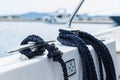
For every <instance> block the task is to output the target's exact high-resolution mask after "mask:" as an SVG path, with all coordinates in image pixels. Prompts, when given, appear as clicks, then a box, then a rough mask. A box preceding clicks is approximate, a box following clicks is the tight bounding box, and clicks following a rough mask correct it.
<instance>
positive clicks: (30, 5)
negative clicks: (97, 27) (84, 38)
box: [0, 0, 120, 15]
mask: <svg viewBox="0 0 120 80" xmlns="http://www.w3.org/2000/svg"><path fill="white" fill-rule="evenodd" d="M79 1H80V0H0V15H6V14H21V13H26V12H54V11H56V10H57V9H60V8H65V9H67V12H68V13H72V12H73V10H74V9H75V7H76V5H77V4H78V3H79ZM119 3H120V0H85V2H84V3H83V5H82V7H81V9H80V10H79V13H97V12H98V13H99V12H104V11H105V10H112V11H113V10H116V11H119V12H120V5H119Z"/></svg>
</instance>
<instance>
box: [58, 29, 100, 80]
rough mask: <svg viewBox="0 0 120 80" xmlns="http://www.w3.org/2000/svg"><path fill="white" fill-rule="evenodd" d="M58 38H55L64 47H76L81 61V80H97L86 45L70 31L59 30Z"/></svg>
mask: <svg viewBox="0 0 120 80" xmlns="http://www.w3.org/2000/svg"><path fill="white" fill-rule="evenodd" d="M59 31H60V33H59V37H58V38H57V39H58V41H60V42H61V43H62V44H64V45H68V46H73V47H78V50H79V54H80V57H81V61H82V68H83V80H98V79H97V74H96V69H95V65H94V62H93V58H92V56H91V54H90V51H89V50H88V47H87V46H86V43H85V42H84V41H83V40H82V39H81V38H80V37H78V36H77V35H75V34H73V33H72V32H70V31H66V30H59Z"/></svg>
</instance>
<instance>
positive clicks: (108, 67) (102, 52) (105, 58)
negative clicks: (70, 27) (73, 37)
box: [77, 31, 116, 80]
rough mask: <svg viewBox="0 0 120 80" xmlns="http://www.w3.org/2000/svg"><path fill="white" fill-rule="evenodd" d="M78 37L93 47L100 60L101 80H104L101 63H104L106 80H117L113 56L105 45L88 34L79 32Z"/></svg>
mask: <svg viewBox="0 0 120 80" xmlns="http://www.w3.org/2000/svg"><path fill="white" fill-rule="evenodd" d="M77 35H78V36H79V37H80V38H82V39H83V40H84V41H85V42H86V43H87V44H89V45H92V46H93V48H94V49H95V51H96V53H97V55H98V59H99V65H100V72H101V73H100V74H101V80H103V74H102V73H103V72H102V69H101V68H102V63H101V61H102V62H103V65H104V68H105V73H106V80H116V72H115V67H114V63H113V60H112V57H111V54H110V52H109V50H108V49H107V47H106V46H105V45H104V43H103V42H102V41H100V40H98V39H96V38H95V37H93V36H92V35H90V34H88V33H86V32H82V31H78V32H77Z"/></svg>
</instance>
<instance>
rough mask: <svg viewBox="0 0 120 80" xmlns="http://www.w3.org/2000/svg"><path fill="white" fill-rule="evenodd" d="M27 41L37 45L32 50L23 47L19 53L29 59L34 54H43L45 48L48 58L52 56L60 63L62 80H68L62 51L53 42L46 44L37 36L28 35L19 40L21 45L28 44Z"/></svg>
mask: <svg viewBox="0 0 120 80" xmlns="http://www.w3.org/2000/svg"><path fill="white" fill-rule="evenodd" d="M29 42H34V43H35V45H39V46H37V48H36V49H35V50H34V51H32V49H31V48H27V49H24V50H22V51H20V53H21V54H24V55H26V56H27V57H28V58H29V59H31V58H33V57H35V56H38V55H43V52H44V51H45V50H47V51H48V55H47V56H48V58H53V61H55V62H59V63H60V65H61V67H62V71H63V76H64V80H68V74H67V68H66V64H65V62H64V60H63V59H62V54H63V53H62V52H61V51H60V50H59V49H58V48H57V47H56V46H55V45H54V44H48V43H47V42H45V41H44V40H43V39H42V38H40V37H39V36H36V35H30V36H28V37H27V38H25V39H24V40H23V41H22V42H21V45H25V44H28V43H29Z"/></svg>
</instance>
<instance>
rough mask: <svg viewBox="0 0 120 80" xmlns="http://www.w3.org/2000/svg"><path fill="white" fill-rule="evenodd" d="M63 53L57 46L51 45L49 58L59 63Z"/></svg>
mask: <svg viewBox="0 0 120 80" xmlns="http://www.w3.org/2000/svg"><path fill="white" fill-rule="evenodd" d="M62 54H63V53H62V52H61V51H59V50H58V48H57V47H56V46H55V44H51V45H49V48H48V55H47V56H48V58H53V61H58V60H59V59H60V58H61V57H62Z"/></svg>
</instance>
